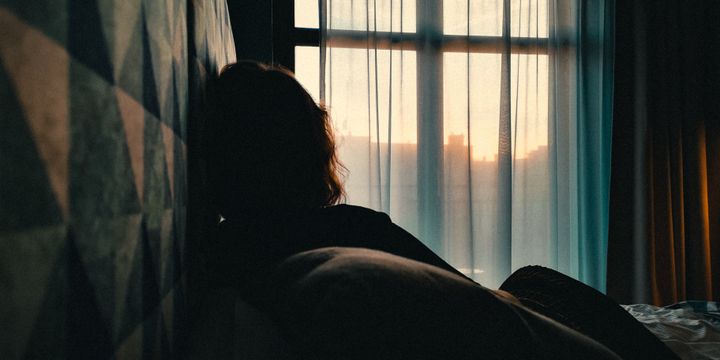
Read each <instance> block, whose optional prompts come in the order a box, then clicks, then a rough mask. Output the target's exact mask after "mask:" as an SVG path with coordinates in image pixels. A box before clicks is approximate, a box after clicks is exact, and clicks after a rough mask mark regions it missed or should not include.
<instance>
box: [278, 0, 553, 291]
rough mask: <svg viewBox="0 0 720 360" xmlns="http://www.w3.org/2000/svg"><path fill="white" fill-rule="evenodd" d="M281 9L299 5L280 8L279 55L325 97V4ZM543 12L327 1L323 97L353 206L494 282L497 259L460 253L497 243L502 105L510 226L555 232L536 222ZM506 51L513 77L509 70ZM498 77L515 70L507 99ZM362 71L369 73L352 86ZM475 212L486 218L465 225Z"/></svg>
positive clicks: (542, 148) (542, 175)
mask: <svg viewBox="0 0 720 360" xmlns="http://www.w3.org/2000/svg"><path fill="white" fill-rule="evenodd" d="M504 5H505V6H507V7H505V6H504ZM285 6H291V7H292V8H291V9H288V8H286V9H285V11H288V12H289V13H290V14H292V16H289V17H291V19H286V20H288V23H290V25H289V28H290V29H291V30H290V31H289V32H288V34H287V36H286V38H287V39H290V40H289V41H287V42H286V43H285V45H284V46H285V48H284V50H280V52H281V53H288V54H291V56H288V58H289V57H292V59H288V61H287V63H285V65H291V66H292V67H294V71H295V72H296V76H297V78H298V79H299V81H300V82H301V83H303V85H304V86H305V87H306V88H307V89H308V90H309V92H310V93H311V94H312V95H313V96H314V97H315V98H316V99H319V97H320V95H321V94H320V93H321V91H320V73H321V72H320V51H319V48H318V47H319V46H320V31H321V30H320V29H319V27H320V25H321V24H320V20H319V9H318V1H317V0H295V1H294V2H292V4H290V3H289V2H288V3H286V4H285ZM547 7H548V3H547V0H532V1H531V0H524V1H523V0H512V1H508V0H506V1H503V0H444V1H439V0H328V1H327V9H326V13H327V16H326V21H327V29H328V30H327V31H328V32H329V36H328V37H327V39H328V40H327V43H326V46H327V57H326V59H327V60H326V64H325V65H326V66H325V73H326V79H329V81H328V82H327V83H326V89H325V94H324V97H325V102H326V104H328V105H329V107H330V110H331V114H332V116H333V120H334V122H335V123H334V125H335V128H336V132H337V134H338V135H339V137H340V141H339V146H340V158H341V160H342V161H343V162H344V163H345V164H346V165H347V167H348V168H349V170H350V176H349V178H348V179H347V184H346V185H347V189H348V194H349V199H348V200H349V202H351V203H354V204H359V205H364V206H368V207H371V208H375V209H378V210H382V211H385V212H389V213H390V214H391V216H392V218H393V220H394V221H396V222H398V223H399V224H400V225H401V226H403V227H404V228H406V229H408V230H409V231H410V232H412V233H413V234H415V235H416V236H418V237H419V238H421V239H422V240H424V241H425V242H426V243H427V244H428V245H429V246H430V247H431V248H433V250H435V251H436V252H438V253H439V254H440V255H441V256H443V257H445V258H446V259H448V260H449V261H450V262H451V263H452V264H453V265H454V266H456V267H458V268H460V269H462V270H463V271H465V272H466V273H467V274H468V275H471V276H473V277H475V278H477V279H479V280H483V282H484V283H488V284H493V283H494V281H487V280H485V279H483V278H482V276H481V275H479V274H483V273H485V272H486V270H487V268H486V267H485V265H482V266H481V265H478V264H483V263H484V264H486V265H488V264H490V265H488V266H491V267H492V261H491V260H488V259H484V260H483V259H482V256H480V257H481V258H480V259H475V260H467V261H466V260H465V258H467V256H466V255H465V254H467V253H471V254H472V253H473V251H475V250H473V245H468V241H467V240H466V239H468V238H469V239H473V238H475V239H476V240H471V241H476V242H479V243H480V244H481V245H479V246H477V247H478V248H479V247H483V246H484V247H485V248H490V247H492V246H491V245H487V246H485V245H483V244H482V243H483V241H485V240H483V239H487V241H488V243H489V242H490V241H492V239H494V238H496V237H497V235H496V231H497V229H496V228H495V227H494V225H493V224H494V223H496V222H497V221H496V216H498V215H497V212H498V211H497V203H498V200H497V199H498V197H499V196H500V195H498V192H499V191H501V190H498V189H499V188H501V187H502V186H504V185H499V184H498V183H499V180H498V172H499V170H498V169H499V166H498V164H499V161H500V159H499V155H498V154H499V148H500V147H501V146H503V144H504V143H503V136H502V134H501V132H502V129H501V128H500V127H501V125H500V123H499V121H498V119H499V118H500V117H501V109H502V106H503V104H501V102H502V101H509V102H510V106H509V108H510V109H511V110H510V111H511V112H512V115H511V117H510V118H511V119H512V122H511V124H509V126H511V130H510V131H509V132H508V134H507V135H506V136H511V137H513V139H512V141H509V139H507V140H508V141H507V143H508V144H509V143H512V149H510V150H511V155H508V156H511V159H510V158H509V159H508V162H512V177H513V178H512V181H509V182H508V183H510V184H509V185H507V186H511V187H513V189H512V190H514V191H513V197H512V202H513V204H511V205H508V206H509V208H513V210H512V211H513V214H512V216H513V220H517V222H518V223H523V224H530V225H528V226H525V227H522V228H521V227H518V228H514V229H513V235H512V236H513V238H515V237H518V238H522V237H526V236H527V235H528V234H529V233H532V232H537V233H543V232H544V233H547V232H549V230H548V223H549V220H547V219H545V218H542V216H540V217H538V216H533V214H538V213H543V209H544V208H545V207H546V206H547V204H548V202H549V200H548V190H547V188H548V186H549V185H548V183H547V181H546V180H547V178H548V176H547V166H548V152H547V145H548V131H549V129H548V100H549V99H548V89H549V86H548V71H549V68H548V15H547ZM418 9H422V10H421V11H420V10H418ZM505 15H507V16H505ZM276 25H278V26H279V24H277V23H276ZM278 31H282V30H279V29H278ZM504 32H505V33H508V34H509V35H510V36H503V34H504ZM508 45H509V46H508ZM504 52H505V54H504ZM503 56H505V57H509V62H507V63H506V64H510V66H511V67H512V68H511V71H507V72H503V71H502V67H503V66H504V65H503ZM290 60H291V61H290ZM503 73H507V74H510V75H509V76H510V78H509V80H508V79H505V82H506V83H507V82H508V81H509V83H510V84H511V86H509V87H508V91H509V93H508V94H507V96H506V95H503V94H501V92H502V88H501V87H502V82H503V79H502V76H501V74H503ZM357 74H366V75H365V76H363V77H361V78H362V81H356V80H351V79H357V78H358V76H357ZM390 74H392V76H390ZM351 81H352V83H350V82H351ZM344 82H348V83H344ZM390 119H392V124H390V123H389V122H390ZM389 128H392V131H390V130H389ZM468 144H470V145H469V146H468ZM508 146H509V145H508ZM390 163H392V168H391V167H390V165H389V164H390ZM438 174H440V176H438ZM529 187H536V188H537V189H529ZM473 189H475V190H474V191H473ZM437 194H442V195H440V196H438V195H437ZM468 199H470V200H468ZM515 204H522V206H517V207H513V206H514V205H515ZM468 208H470V209H471V211H470V212H468ZM471 217H473V218H477V219H479V220H478V221H480V222H482V221H484V222H485V223H482V224H474V225H470V226H468V224H469V223H472V220H471V219H470V218H471ZM438 219H441V220H438ZM546 220H547V221H546ZM438 222H439V223H440V224H438ZM425 224H430V225H427V228H425V229H424V228H423V226H425ZM468 228H469V229H468ZM438 229H439V230H438ZM434 232H437V233H434ZM508 243H509V242H508ZM460 244H464V245H460ZM517 244H519V245H517V246H522V242H521V241H518V242H517ZM493 246H494V245H493ZM513 246H516V245H513ZM471 257H472V256H471ZM540 262H541V263H542V261H540ZM491 272H492V271H491ZM491 275H492V274H491ZM498 278H499V277H498Z"/></svg>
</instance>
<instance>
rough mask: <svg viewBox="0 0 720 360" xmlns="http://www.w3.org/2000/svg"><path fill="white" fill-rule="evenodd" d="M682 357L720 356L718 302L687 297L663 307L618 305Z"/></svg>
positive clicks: (701, 359) (700, 358)
mask: <svg viewBox="0 0 720 360" xmlns="http://www.w3.org/2000/svg"><path fill="white" fill-rule="evenodd" d="M622 307H623V308H625V310H627V311H628V312H629V313H630V314H631V315H633V316H634V317H635V318H636V319H637V320H638V321H640V322H641V323H643V325H645V327H646V328H647V329H648V330H650V331H651V332H652V333H653V334H655V335H656V336H657V337H658V338H660V340H662V341H663V342H664V343H665V345H667V346H668V347H669V348H670V349H672V350H673V351H674V352H675V353H676V354H678V356H680V358H682V359H693V360H696V359H697V360H705V359H720V311H719V310H718V303H715V302H707V301H702V302H698V301H688V302H682V303H678V304H674V305H670V306H666V307H657V306H652V305H647V304H633V305H622Z"/></svg>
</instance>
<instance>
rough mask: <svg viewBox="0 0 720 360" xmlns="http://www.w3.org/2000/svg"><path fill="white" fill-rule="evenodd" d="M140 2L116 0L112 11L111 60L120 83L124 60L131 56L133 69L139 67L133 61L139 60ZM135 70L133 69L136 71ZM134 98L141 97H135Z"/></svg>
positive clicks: (138, 0) (136, 0) (121, 83)
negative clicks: (113, 25)
mask: <svg viewBox="0 0 720 360" xmlns="http://www.w3.org/2000/svg"><path fill="white" fill-rule="evenodd" d="M141 6H142V2H141V0H123V1H116V2H115V8H114V11H113V17H114V21H115V29H114V31H113V35H114V38H113V54H112V62H113V65H114V70H115V74H114V76H115V79H117V81H118V83H119V84H120V85H121V86H122V85H126V84H123V82H122V81H121V80H120V79H122V75H123V74H124V73H125V72H124V71H122V70H123V69H124V68H125V66H126V63H125V62H126V61H127V59H128V58H131V59H133V60H131V62H132V65H133V69H138V68H140V67H139V66H137V63H136V62H135V61H141V59H142V56H141V54H140V51H141V46H140V45H139V44H138V39H140V26H141V23H140V15H141V13H142V10H141ZM136 72H137V71H133V73H136ZM138 84H140V83H139V82H138ZM136 99H141V98H140V97H136Z"/></svg>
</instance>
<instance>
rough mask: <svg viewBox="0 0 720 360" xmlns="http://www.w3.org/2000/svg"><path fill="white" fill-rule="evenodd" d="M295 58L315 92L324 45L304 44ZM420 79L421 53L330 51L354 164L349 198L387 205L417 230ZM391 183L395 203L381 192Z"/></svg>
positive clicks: (331, 75) (342, 137) (300, 75)
mask: <svg viewBox="0 0 720 360" xmlns="http://www.w3.org/2000/svg"><path fill="white" fill-rule="evenodd" d="M295 55H296V58H295V68H296V76H297V79H298V80H299V81H300V82H301V83H303V85H305V87H306V88H307V89H308V90H309V91H310V92H311V93H313V96H316V95H315V94H317V93H318V83H319V81H318V77H319V71H318V68H319V55H318V49H317V48H316V47H297V48H296V51H295ZM391 64H392V67H391ZM391 69H392V76H391ZM376 75H377V76H376ZM416 83H417V66H416V56H415V52H414V51H400V50H393V51H392V52H391V51H389V50H378V52H377V54H375V52H374V50H365V49H344V48H330V49H328V56H327V68H326V85H327V90H326V105H327V107H328V109H329V111H330V116H331V118H332V121H333V127H334V130H335V134H336V137H337V145H338V155H339V157H340V161H341V162H342V163H343V164H344V165H345V166H346V168H347V169H348V176H347V178H346V182H345V187H346V190H347V193H348V199H347V200H348V203H351V204H356V205H361V206H368V207H372V208H376V209H379V208H382V206H383V204H384V205H386V206H387V208H386V211H388V212H389V213H390V214H391V216H392V218H393V220H394V221H395V222H396V223H398V224H400V225H401V226H403V228H405V229H407V230H409V231H411V232H415V233H416V229H417V221H418V216H417V213H416V209H417V185H416V184H417V172H416V167H417V156H416V152H417V85H416ZM388 181H389V184H390V189H391V191H390V193H389V194H390V195H389V196H390V201H388V198H387V197H383V195H381V194H380V193H381V192H382V191H383V190H382V189H386V188H387V184H388ZM388 204H389V205H388ZM408 204H411V205H408ZM412 204H415V205H412Z"/></svg>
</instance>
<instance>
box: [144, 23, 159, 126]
mask: <svg viewBox="0 0 720 360" xmlns="http://www.w3.org/2000/svg"><path fill="white" fill-rule="evenodd" d="M145 16H146V15H145V12H144V11H143V19H142V57H143V71H142V74H143V105H145V108H146V109H147V110H148V111H149V112H150V113H151V114H153V115H154V116H155V117H156V118H158V119H160V104H159V102H158V89H157V85H156V82H155V70H154V68H153V66H154V65H153V58H152V52H151V51H150V34H149V33H148V29H147V21H146V19H145Z"/></svg>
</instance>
